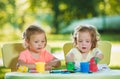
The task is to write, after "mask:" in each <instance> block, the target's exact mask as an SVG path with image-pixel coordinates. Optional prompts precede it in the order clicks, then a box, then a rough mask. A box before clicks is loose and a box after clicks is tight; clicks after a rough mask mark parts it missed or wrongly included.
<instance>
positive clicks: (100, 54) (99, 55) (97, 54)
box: [95, 51, 104, 60]
mask: <svg viewBox="0 0 120 79" xmlns="http://www.w3.org/2000/svg"><path fill="white" fill-rule="evenodd" d="M95 57H98V58H99V59H100V60H102V59H103V57H104V56H103V54H102V53H98V51H97V52H96V54H95Z"/></svg>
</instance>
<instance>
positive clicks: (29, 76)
mask: <svg viewBox="0 0 120 79" xmlns="http://www.w3.org/2000/svg"><path fill="white" fill-rule="evenodd" d="M5 79H120V70H109V71H99V72H96V73H70V74H62V73H44V74H43V73H21V72H9V73H6V74H5Z"/></svg>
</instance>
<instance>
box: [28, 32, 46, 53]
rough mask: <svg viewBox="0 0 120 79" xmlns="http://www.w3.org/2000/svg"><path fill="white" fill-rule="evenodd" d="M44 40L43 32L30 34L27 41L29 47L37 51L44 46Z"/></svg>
mask: <svg viewBox="0 0 120 79" xmlns="http://www.w3.org/2000/svg"><path fill="white" fill-rule="evenodd" d="M45 44H46V40H45V34H44V33H41V34H35V35H31V36H30V40H29V41H28V45H29V49H30V50H31V51H33V52H36V53H39V52H41V50H42V49H43V48H44V47H45Z"/></svg>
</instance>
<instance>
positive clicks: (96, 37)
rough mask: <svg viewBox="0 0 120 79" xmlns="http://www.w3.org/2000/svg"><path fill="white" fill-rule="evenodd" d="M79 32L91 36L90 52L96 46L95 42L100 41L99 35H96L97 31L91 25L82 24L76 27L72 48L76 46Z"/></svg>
mask: <svg viewBox="0 0 120 79" xmlns="http://www.w3.org/2000/svg"><path fill="white" fill-rule="evenodd" d="M79 32H89V33H90V35H91V42H92V46H91V50H92V49H93V48H95V47H96V46H97V41H98V40H100V34H99V33H98V31H97V29H96V28H95V27H94V26H93V25H87V24H82V25H78V26H77V27H76V28H75V30H74V34H73V40H74V46H76V44H77V34H78V33H79Z"/></svg>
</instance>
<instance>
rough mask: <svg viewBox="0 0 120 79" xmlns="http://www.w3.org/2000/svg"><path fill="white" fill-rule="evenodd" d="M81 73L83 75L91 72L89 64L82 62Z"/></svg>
mask: <svg viewBox="0 0 120 79" xmlns="http://www.w3.org/2000/svg"><path fill="white" fill-rule="evenodd" d="M80 71H81V72H83V73H88V72H89V62H80Z"/></svg>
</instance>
